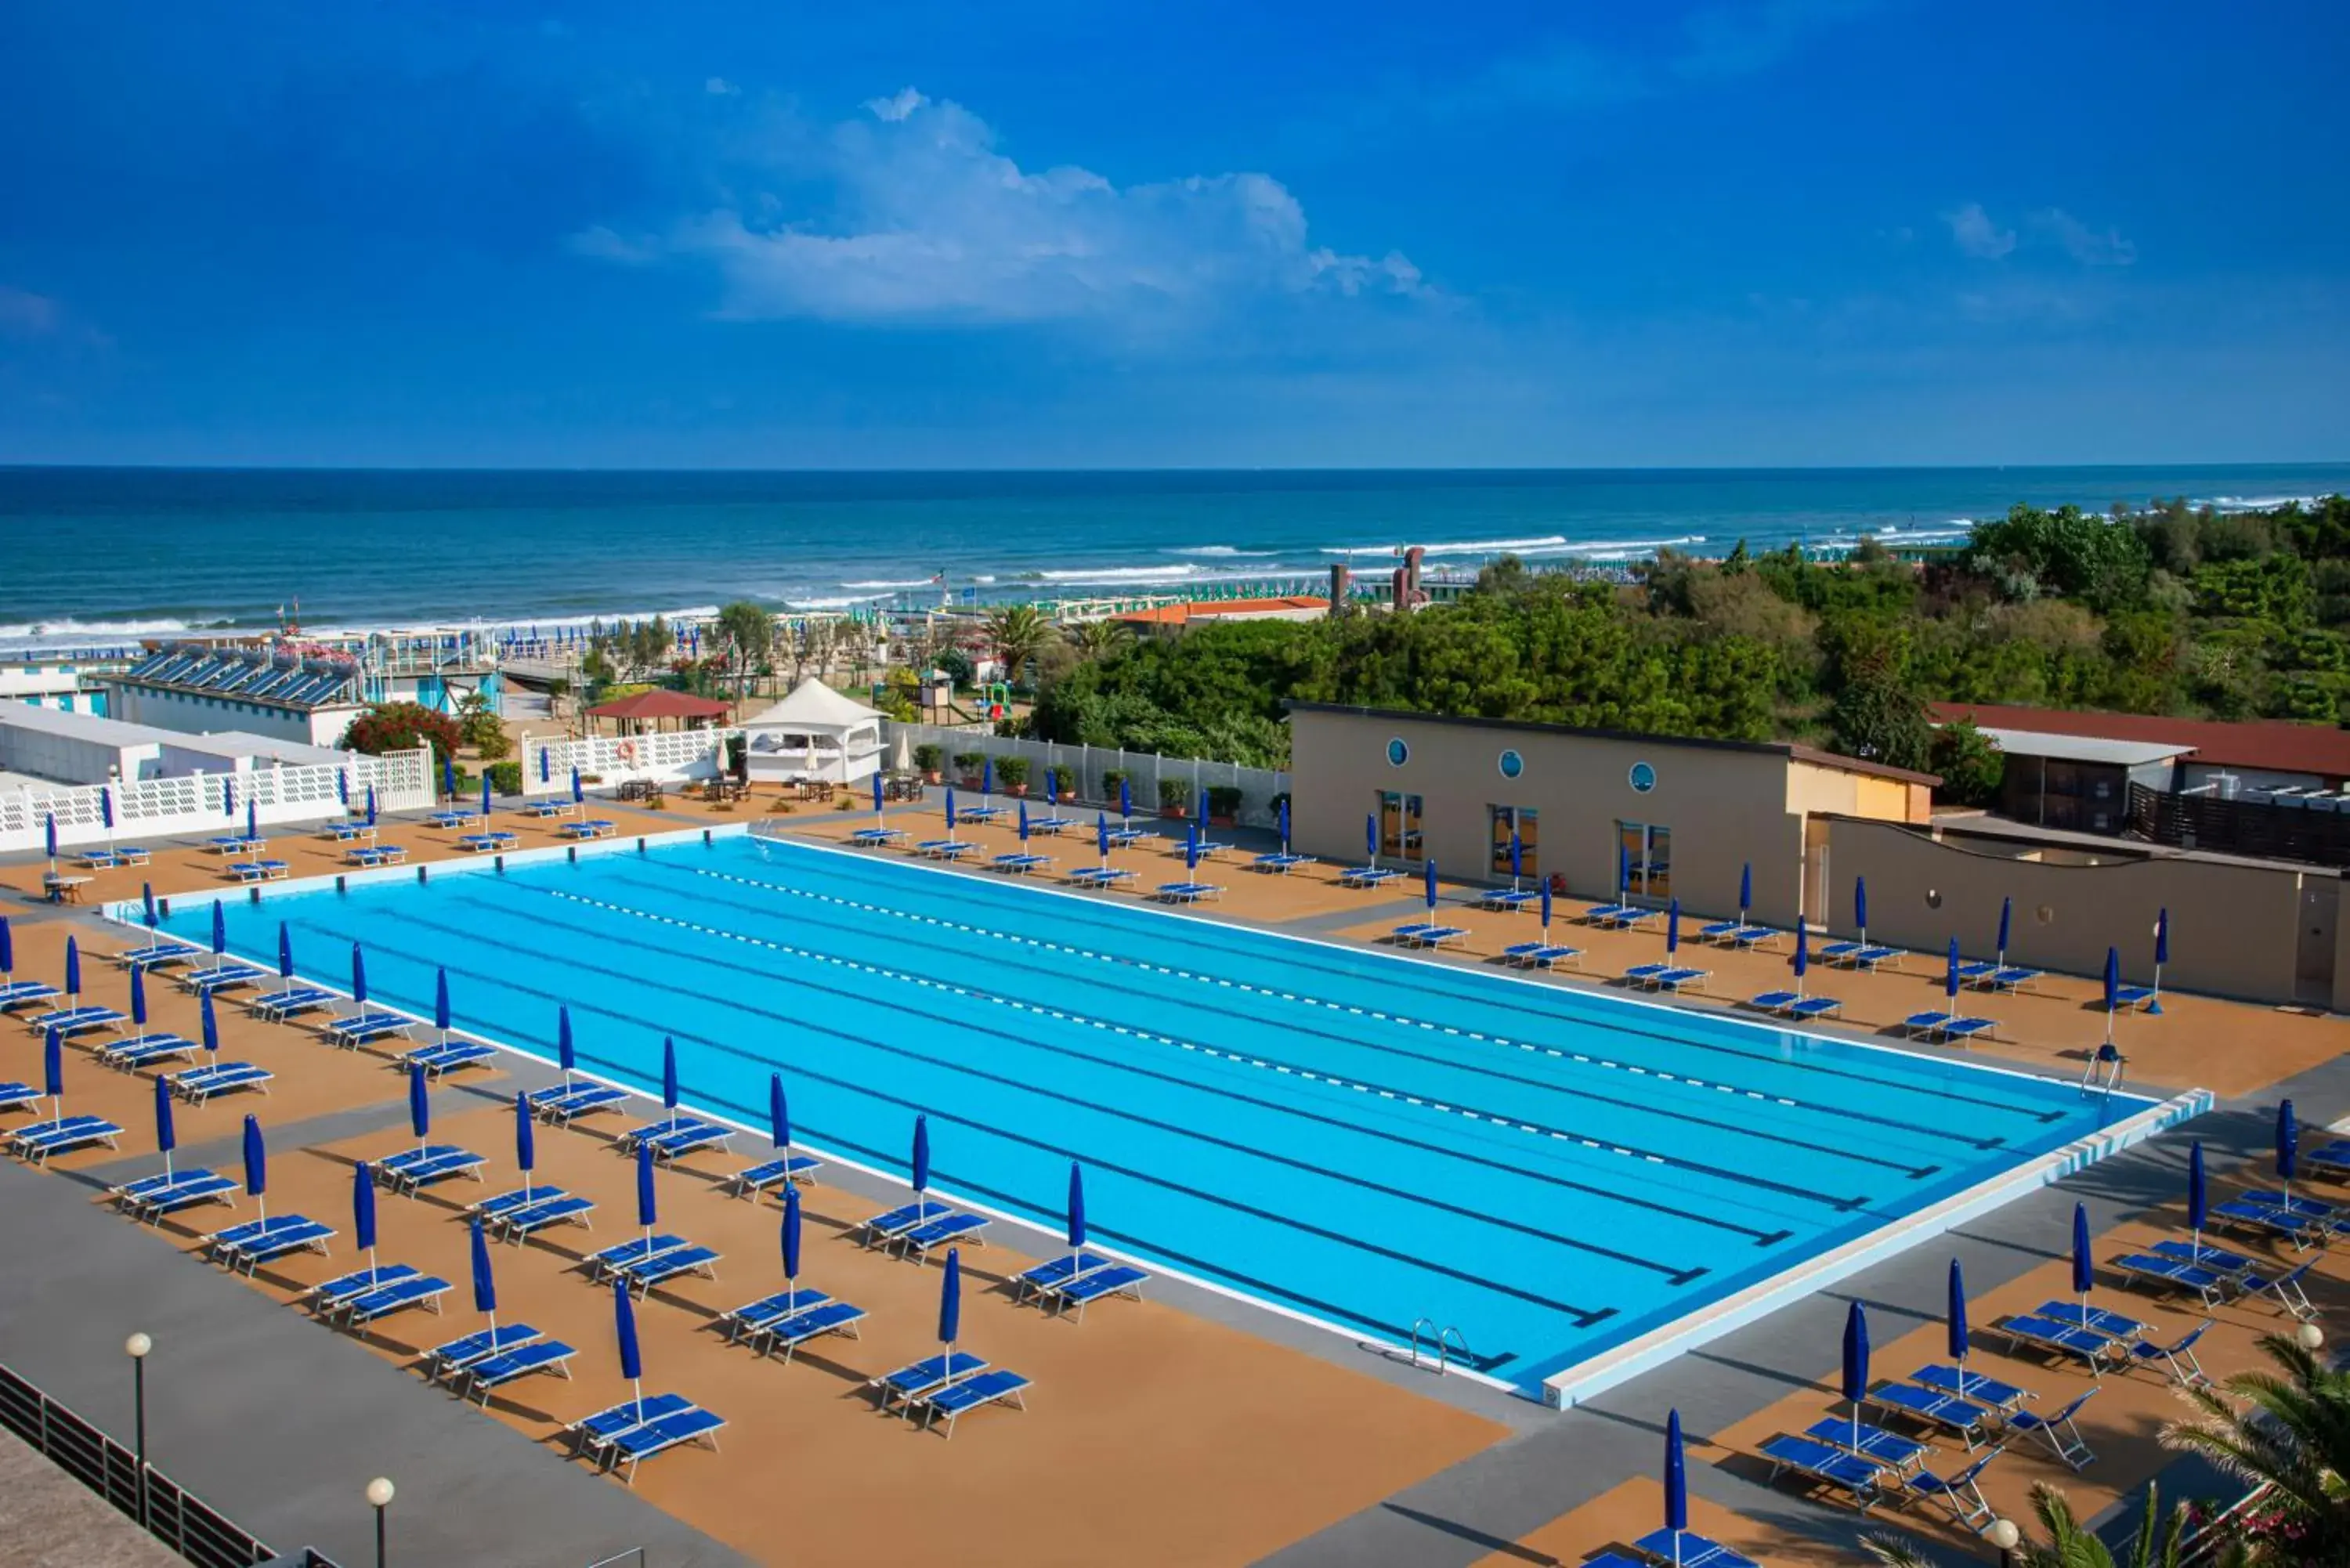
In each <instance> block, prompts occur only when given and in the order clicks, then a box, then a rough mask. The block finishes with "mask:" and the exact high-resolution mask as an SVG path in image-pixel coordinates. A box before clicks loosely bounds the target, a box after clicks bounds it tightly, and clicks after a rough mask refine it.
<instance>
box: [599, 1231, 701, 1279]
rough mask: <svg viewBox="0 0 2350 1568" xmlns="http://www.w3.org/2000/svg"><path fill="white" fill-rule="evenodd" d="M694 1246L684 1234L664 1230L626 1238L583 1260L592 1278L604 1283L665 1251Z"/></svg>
mask: <svg viewBox="0 0 2350 1568" xmlns="http://www.w3.org/2000/svg"><path fill="white" fill-rule="evenodd" d="M691 1245H692V1243H691V1242H690V1241H687V1240H686V1239H685V1238H684V1237H682V1236H672V1235H670V1234H669V1233H668V1232H667V1231H663V1232H661V1233H660V1234H659V1235H655V1236H631V1237H629V1239H628V1240H627V1241H616V1242H614V1243H613V1244H612V1245H611V1246H608V1247H607V1248H605V1249H604V1250H603V1251H600V1252H590V1253H588V1254H587V1256H586V1257H584V1258H582V1259H580V1260H579V1261H580V1262H582V1263H584V1264H586V1265H587V1276H588V1278H590V1279H592V1280H594V1281H596V1282H598V1283H599V1284H600V1283H602V1282H604V1281H606V1280H608V1279H610V1278H611V1277H612V1276H613V1275H615V1274H618V1273H622V1272H626V1271H628V1270H629V1269H633V1268H635V1267H636V1266H637V1265H639V1264H640V1263H645V1262H650V1261H651V1260H653V1259H655V1258H658V1257H660V1255H661V1254H662V1253H663V1252H674V1251H677V1250H678V1249H679V1248H680V1247H686V1246H691Z"/></svg>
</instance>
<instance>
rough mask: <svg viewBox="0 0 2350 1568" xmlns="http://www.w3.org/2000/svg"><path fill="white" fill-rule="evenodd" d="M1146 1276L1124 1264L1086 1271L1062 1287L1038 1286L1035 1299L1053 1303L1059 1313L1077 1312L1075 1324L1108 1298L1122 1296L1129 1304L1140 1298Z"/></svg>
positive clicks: (1059, 1285) (1147, 1279)
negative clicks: (1092, 1307) (1093, 1307)
mask: <svg viewBox="0 0 2350 1568" xmlns="http://www.w3.org/2000/svg"><path fill="white" fill-rule="evenodd" d="M1149 1280H1150V1275H1149V1273H1148V1272H1145V1271H1143V1270H1141V1269H1138V1268H1133V1267H1131V1266H1129V1265H1128V1264H1125V1263H1118V1264H1114V1265H1112V1266H1111V1267H1109V1268H1107V1269H1088V1270H1087V1271H1086V1272H1083V1273H1080V1274H1079V1275H1077V1276H1076V1278H1075V1279H1073V1280H1070V1281H1068V1282H1066V1283H1063V1284H1058V1285H1046V1286H1040V1287H1039V1288H1038V1290H1037V1295H1038V1297H1039V1299H1041V1300H1045V1301H1049V1302H1052V1303H1055V1305H1056V1306H1057V1307H1058V1309H1059V1311H1060V1312H1061V1313H1062V1314H1067V1312H1068V1310H1069V1309H1070V1308H1071V1307H1075V1308H1076V1309H1077V1321H1078V1322H1079V1323H1083V1322H1084V1321H1085V1320H1086V1308H1087V1307H1088V1306H1091V1305H1092V1304H1093V1303H1096V1302H1097V1301H1101V1300H1103V1299H1104V1298H1106V1297H1108V1296H1124V1297H1126V1298H1127V1299H1128V1300H1129V1301H1138V1302H1139V1301H1140V1300H1141V1299H1142V1287H1143V1286H1144V1285H1145V1284H1147V1283H1149Z"/></svg>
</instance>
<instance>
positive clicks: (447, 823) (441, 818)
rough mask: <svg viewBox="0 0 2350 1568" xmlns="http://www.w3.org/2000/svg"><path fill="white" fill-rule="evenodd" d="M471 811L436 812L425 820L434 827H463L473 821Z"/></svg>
mask: <svg viewBox="0 0 2350 1568" xmlns="http://www.w3.org/2000/svg"><path fill="white" fill-rule="evenodd" d="M473 815H474V814H473V813H472V812H470V811H436V812H434V813H433V814H432V815H430V816H428V817H426V818H425V819H424V820H425V821H426V822H427V823H428V824H430V825H431V826H434V827H442V828H448V827H463V826H465V824H467V823H469V822H471V821H473Z"/></svg>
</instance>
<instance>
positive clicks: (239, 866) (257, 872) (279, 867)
mask: <svg viewBox="0 0 2350 1568" xmlns="http://www.w3.org/2000/svg"><path fill="white" fill-rule="evenodd" d="M293 869H294V868H293V867H290V866H288V865H286V862H284V861H283V860H232V861H230V862H229V863H228V874H229V875H230V876H232V877H235V878H236V879H237V880H238V881H240V882H278V881H283V880H284V879H285V878H286V877H288V876H290V875H292V873H293Z"/></svg>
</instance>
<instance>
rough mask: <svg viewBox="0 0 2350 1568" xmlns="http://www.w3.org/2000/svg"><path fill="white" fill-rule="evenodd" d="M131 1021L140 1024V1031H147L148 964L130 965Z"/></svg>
mask: <svg viewBox="0 0 2350 1568" xmlns="http://www.w3.org/2000/svg"><path fill="white" fill-rule="evenodd" d="M130 1022H131V1023H136V1024H137V1025H139V1031H140V1033H142V1034H143V1033H146V1031H147V966H146V965H145V964H143V963H135V964H132V965H131V966H130Z"/></svg>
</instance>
